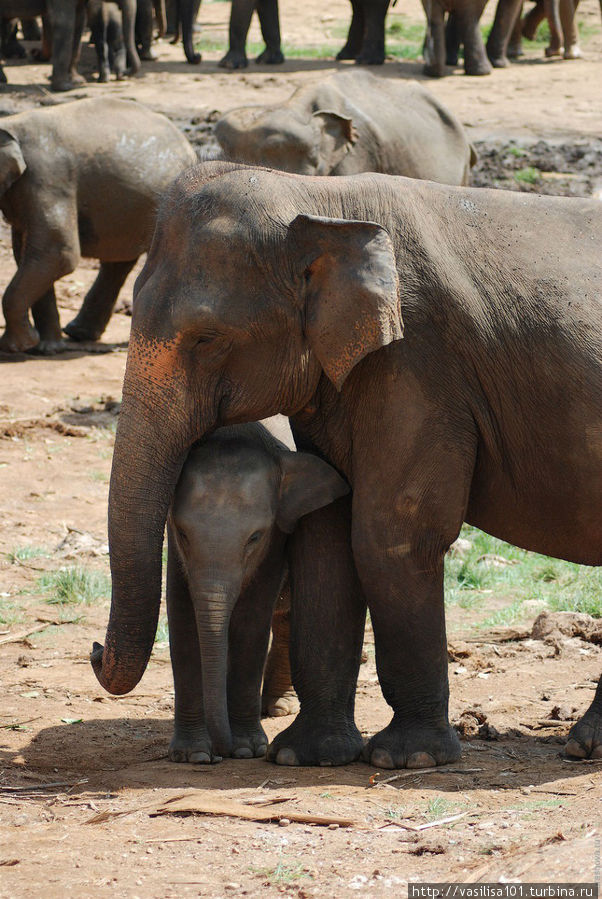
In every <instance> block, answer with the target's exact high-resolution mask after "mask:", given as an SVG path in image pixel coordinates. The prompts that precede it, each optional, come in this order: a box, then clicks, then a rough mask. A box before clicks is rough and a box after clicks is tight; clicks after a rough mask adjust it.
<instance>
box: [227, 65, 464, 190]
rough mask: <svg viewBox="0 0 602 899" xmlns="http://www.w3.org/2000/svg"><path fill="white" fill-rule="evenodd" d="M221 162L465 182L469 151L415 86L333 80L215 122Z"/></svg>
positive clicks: (449, 119) (356, 76)
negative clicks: (233, 161) (276, 102)
mask: <svg viewBox="0 0 602 899" xmlns="http://www.w3.org/2000/svg"><path fill="white" fill-rule="evenodd" d="M215 136H216V138H217V140H218V141H219V143H220V145H221V147H222V150H223V152H224V155H225V157H226V158H227V159H231V160H235V161H240V162H247V163H251V164H253V165H262V166H269V167H272V168H277V169H283V170H284V171H288V172H298V173H299V174H316V175H351V174H355V173H356V172H366V171H378V172H385V173H389V174H399V175H408V176H410V177H412V178H426V179H429V180H432V181H444V182H446V183H449V184H466V183H467V182H468V179H469V173H470V167H471V166H472V165H474V163H475V161H476V154H475V152H474V149H473V147H472V146H471V144H470V143H469V142H468V140H467V138H466V135H465V133H464V129H463V128H462V126H461V124H460V122H458V120H457V119H456V118H455V117H454V116H453V115H452V113H451V112H450V111H449V110H448V109H446V108H445V106H443V104H442V103H440V102H439V100H437V99H436V98H435V97H434V96H433V95H432V94H431V93H430V92H429V91H427V90H426V89H425V88H424V87H422V86H421V85H420V84H418V83H417V82H415V81H409V82H408V81H399V80H392V79H388V78H377V77H376V76H375V75H372V74H371V73H370V72H364V71H351V72H342V73H339V74H336V75H333V76H332V77H331V78H328V79H326V80H325V81H322V82H320V83H318V84H314V85H310V86H309V87H302V88H299V89H298V90H297V91H295V93H294V94H293V95H292V96H291V97H290V98H289V99H288V100H286V101H285V102H284V103H281V104H280V105H278V106H272V107H262V106H243V107H241V108H239V109H233V110H231V111H230V112H227V113H226V114H225V115H224V116H222V118H221V119H219V121H218V122H217V123H216V126H215Z"/></svg>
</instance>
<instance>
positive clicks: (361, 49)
mask: <svg viewBox="0 0 602 899" xmlns="http://www.w3.org/2000/svg"><path fill="white" fill-rule="evenodd" d="M388 8H389V0H351V9H352V13H351V25H350V26H349V32H348V34H347V42H346V44H345V46H344V47H343V48H342V50H340V51H339V52H338V53H337V57H336V58H337V59H355V61H356V63H358V65H369V66H377V65H382V64H383V62H384V61H385V18H386V15H387V9H388Z"/></svg>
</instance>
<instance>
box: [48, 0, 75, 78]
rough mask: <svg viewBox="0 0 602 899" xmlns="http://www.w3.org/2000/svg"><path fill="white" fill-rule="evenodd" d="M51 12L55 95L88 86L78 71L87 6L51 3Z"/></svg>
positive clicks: (50, 1)
mask: <svg viewBox="0 0 602 899" xmlns="http://www.w3.org/2000/svg"><path fill="white" fill-rule="evenodd" d="M48 10H49V17H50V22H51V30H52V77H51V81H50V86H51V89H52V90H53V91H69V90H72V89H73V88H74V87H76V86H77V85H78V84H83V82H84V79H83V78H82V76H81V75H79V74H78V72H77V70H76V66H77V60H78V59H79V42H80V40H81V34H82V30H83V4H82V2H81V0H75V2H70V3H65V2H63V0H48Z"/></svg>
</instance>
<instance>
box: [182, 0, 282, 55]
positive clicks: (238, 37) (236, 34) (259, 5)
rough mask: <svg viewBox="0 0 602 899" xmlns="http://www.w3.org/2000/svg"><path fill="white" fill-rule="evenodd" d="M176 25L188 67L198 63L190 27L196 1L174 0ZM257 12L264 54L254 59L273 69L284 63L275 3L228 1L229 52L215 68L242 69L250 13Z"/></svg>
mask: <svg viewBox="0 0 602 899" xmlns="http://www.w3.org/2000/svg"><path fill="white" fill-rule="evenodd" d="M176 8H177V24H176V31H177V27H178V25H180V24H181V26H182V42H183V44H184V53H185V55H186V59H187V60H188V62H189V63H191V64H193V65H194V64H196V63H199V62H200V61H201V54H200V53H196V51H195V49H194V46H193V24H194V22H195V19H196V17H197V15H198V11H199V0H176ZM255 11H257V14H258V16H259V23H260V25H261V34H262V36H263V39H264V41H265V43H266V46H265V50H264V51H263V52H262V53H260V54H259V56H258V57H257V62H258V63H264V64H266V65H274V64H277V63H281V62H284V56H283V55H282V51H281V49H280V19H279V14H278V0H232V7H231V9H230V26H229V48H228V52H227V53H226V55H225V56H224V57H223V58H222V59H221V60H220V62H219V65H220V66H221V67H222V68H224V69H243V68H245V67H246V66H247V65H248V60H247V55H246V50H245V46H246V42H247V34H248V32H249V28H250V26H251V18H252V17H253V13H254V12H255Z"/></svg>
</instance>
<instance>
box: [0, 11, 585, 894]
mask: <svg viewBox="0 0 602 899" xmlns="http://www.w3.org/2000/svg"><path fill="white" fill-rule="evenodd" d="M281 5H282V7H283V9H282V30H283V34H284V38H285V41H286V42H287V43H288V44H289V45H291V46H294V45H297V46H304V47H306V46H311V45H319V44H320V43H323V35H324V33H325V32H328V31H329V29H336V28H339V31H338V32H337V36H336V39H335V38H333V39H332V41H331V42H333V43H334V44H335V45H336V44H337V43H341V39H340V36H338V34H339V32H340V27H341V24H342V23H345V22H346V21H347V20H348V17H349V7H348V3H347V2H346V0H330V2H329V4H328V5H327V7H325V6H324V4H322V3H319V2H317V0H305V2H304V3H303V4H295V3H293V2H292V0H283V3H282V4H281ZM582 9H583V11H582V12H581V10H580V15H581V18H582V21H587V22H588V23H589V26H590V27H589V39H588V41H587V42H586V43H585V52H586V57H585V59H584V60H582V61H579V62H566V63H565V62H561V61H547V60H544V59H543V58H542V53H541V50H537V51H529V53H528V54H527V57H526V58H525V59H524V61H522V62H521V63H519V64H517V65H514V66H513V67H512V68H511V69H509V70H505V71H495V72H494V73H493V74H492V75H491V77H489V78H481V79H479V78H466V77H464V76H463V75H462V74H461V72H460V71H457V72H454V73H453V74H451V75H450V77H448V78H446V79H445V80H442V81H439V82H436V83H431V84H430V86H431V88H432V89H433V90H434V91H435V92H436V93H437V94H438V95H439V96H440V97H441V98H442V99H443V100H444V101H445V102H446V103H448V104H449V106H450V107H451V108H452V109H453V110H454V111H455V112H456V113H457V114H458V115H459V117H460V118H461V120H462V121H463V122H464V124H465V125H466V127H467V128H468V129H469V133H470V135H471V138H472V139H473V140H474V141H475V142H476V143H477V146H478V147H479V152H480V153H481V163H480V166H479V169H478V171H477V172H476V173H475V181H476V183H477V184H502V185H504V186H510V187H514V188H518V187H519V186H521V189H525V188H528V187H529V185H528V184H525V183H522V185H519V182H517V181H516V179H515V178H514V175H513V172H514V171H515V170H516V169H517V167H518V166H519V165H520V166H524V165H525V163H524V162H520V163H517V161H516V160H517V157H516V155H515V154H512V153H510V154H508V153H507V150H508V147H509V146H511V142H513V141H515V142H516V141H518V142H519V144H520V143H521V142H522V145H524V147H525V153H526V154H527V156H526V159H527V164H528V165H536V166H538V167H539V168H541V169H542V170H544V175H545V177H544V178H543V179H542V180H541V181H540V182H539V184H538V185H537V187H538V189H545V190H547V191H554V192H558V193H585V194H587V193H592V192H594V191H596V190H598V188H599V179H600V176H601V174H602V170H601V163H600V158H601V150H600V147H601V144H600V140H599V138H600V137H601V136H602V111H601V103H600V100H601V94H602V39H601V36H600V27H599V18H596V17H597V16H598V15H599V13H598V10H597V3H594V0H583V3H582ZM325 10H326V11H325ZM228 12H229V5H228V4H226V3H221V2H213V3H210V2H205V3H204V6H203V9H202V12H201V17H200V20H201V24H202V26H203V35H202V37H203V39H205V38H210V39H211V41H212V42H219V41H220V40H224V41H225V35H226V29H227V17H228ZM487 14H488V15H489V18H491V15H492V13H491V12H490V11H488V13H487ZM487 14H486V17H487ZM400 16H405V17H406V18H407V19H408V20H416V21H419V20H420V18H421V11H420V7H419V5H418V3H417V2H416V0H401V2H400V3H399V5H398V6H397V7H396V8H395V10H394V11H393V12H392V13H391V18H392V19H393V20H395V18H396V17H400ZM254 28H255V26H254ZM596 28H597V30H596ZM213 45H214V44H212V46H213ZM220 55H221V54H220V52H219V51H218V50H217V49H216V50H213V51H209V52H205V53H204V60H203V62H202V64H201V65H200V67H198V68H195V69H193V68H191V67H189V66H187V65H186V64H185V63H184V62H183V55H182V51H181V48H175V47H172V46H170V45H169V44H167V43H163V44H161V45H160V58H159V60H158V61H157V62H156V63H152V64H146V65H145V67H144V74H143V76H142V77H141V78H138V79H136V80H133V81H130V82H125V83H121V84H117V83H113V84H111V85H108V86H100V85H97V84H96V83H94V82H92V81H91V82H90V83H89V84H87V85H86V86H85V87H84V88H82V89H80V90H78V91H77V92H76V96H78V97H79V96H88V95H95V96H96V95H98V94H99V93H100V92H103V93H109V94H111V95H112V96H122V97H133V98H135V99H138V100H140V101H142V102H144V103H147V104H148V105H150V106H152V107H154V108H155V109H158V110H160V111H162V112H164V113H166V114H167V115H169V116H170V117H171V118H173V119H174V121H176V122H177V123H178V124H179V125H180V126H181V127H182V128H184V129H186V130H187V132H188V133H189V134H190V135H191V136H192V137H193V139H194V140H195V142H196V143H197V144H199V145H201V144H204V143H206V142H207V141H208V140H210V122H211V120H212V119H214V117H215V111H216V110H218V111H224V110H226V109H227V108H229V107H231V106H233V105H239V104H243V103H258V102H261V103H263V102H273V101H277V100H279V99H283V98H285V97H286V96H287V95H288V94H289V93H290V92H291V91H292V90H293V89H294V88H295V87H296V86H297V85H299V84H302V83H306V82H308V81H311V80H317V79H321V78H323V77H325V76H326V75H327V74H329V73H330V72H332V71H334V70H335V68H336V65H335V64H334V63H333V62H332V61H325V60H315V59H292V60H291V61H289V62H288V63H287V64H286V65H285V66H283V67H280V68H278V69H267V68H264V69H262V68H259V67H257V66H255V65H254V64H251V65H250V67H249V69H248V70H247V71H245V72H242V73H226V72H223V71H222V70H220V69H218V68H217V65H216V62H217V59H218V58H219V57H220ZM83 64H84V70H85V71H88V72H89V73H91V72H92V67H93V57H92V54H91V52H89V51H86V53H85V54H84V61H83ZM6 71H7V75H8V79H9V82H10V84H9V86H8V87H7V88H6V89H4V90H3V93H2V94H1V95H0V113H2V114H10V113H11V112H15V111H18V110H21V109H24V108H28V107H31V106H34V105H36V104H38V103H47V102H64V101H66V100H68V99H71V98H72V97H63V96H61V97H56V96H53V95H51V94H49V93H48V91H47V90H46V85H47V74H48V68H47V67H45V66H41V65H37V64H33V65H32V64H29V63H27V64H21V63H19V64H9V65H8V66H7V69H6ZM382 74H383V75H384V76H385V77H395V78H397V77H402V78H409V77H411V78H416V77H417V78H420V77H421V75H420V64H419V63H418V62H413V61H409V62H401V63H400V62H394V61H390V62H387V63H386V64H385V66H384V67H383V70H382ZM72 96H73V95H72ZM596 138H598V140H596ZM537 142H539V143H537ZM542 160H543V162H542ZM546 160H547V162H546ZM546 165H547V166H548V169H549V171H547V172H546V171H545V169H546ZM13 271H14V264H13V261H12V255H11V250H10V242H9V235H8V230H7V229H6V227H5V226H2V230H1V231H0V284H1V285H2V287H4V286H5V285H6V283H8V280H9V279H10V277H11V275H12V272H13ZM94 274H95V264H94V263H92V262H86V263H84V264H83V265H82V266H81V267H80V268H79V269H78V270H77V272H75V273H74V274H73V275H72V276H70V277H68V278H65V279H63V281H62V282H61V284H60V285H59V288H58V294H59V298H60V306H61V315H62V316H63V320H64V321H65V322H66V321H68V320H69V319H70V318H71V317H72V316H73V314H74V310H77V308H78V307H79V304H80V303H81V299H82V297H83V294H84V292H85V290H86V288H87V286H88V285H89V284H90V282H91V280H92V279H93V277H94ZM132 279H133V276H132V278H131V279H130V280H129V281H128V286H127V288H126V290H125V291H124V294H123V295H124V297H125V298H126V299H127V297H128V296H131V287H132V283H133V280H132ZM129 322H130V319H129V318H128V317H127V316H126V315H124V314H117V315H115V316H114V317H113V320H112V322H111V324H110V326H109V329H108V331H107V333H106V335H105V336H104V338H103V340H102V343H101V344H100V345H98V346H84V347H77V348H75V349H73V350H71V351H70V352H67V353H64V354H62V355H59V356H56V357H54V358H40V357H35V356H28V357H26V356H20V357H7V356H3V357H0V363H1V367H0V377H1V385H2V387H1V393H0V476H1V482H2V514H1V517H0V534H1V538H2V547H3V551H4V552H3V555H2V556H0V572H1V574H0V604H1V605H0V612H1V614H2V616H3V620H4V621H5V623H4V624H2V625H0V630H1V631H2V634H0V684H1V689H2V692H3V694H4V697H5V698H4V701H3V703H2V709H1V712H0V866H1V872H2V873H1V876H0V896H1V897H10V899H13V897H17V896H41V895H44V896H46V897H54V896H62V895H64V894H65V892H68V893H69V894H70V895H72V896H78V897H80V896H82V897H83V896H104V895H107V896H108V895H113V896H127V897H136V896H140V897H142V896H144V897H170V896H210V897H216V896H227V895H234V894H237V893H240V894H242V895H249V896H254V895H259V894H260V893H261V894H265V895H273V894H274V895H275V894H284V895H287V896H299V897H304V896H314V895H315V896H327V895H332V896H337V897H339V896H341V897H343V896H353V895H364V896H380V895H405V894H406V884H407V882H408V881H425V880H447V879H450V880H455V881H485V882H486V881H497V880H499V879H506V880H519V881H542V880H551V881H553V882H561V881H569V880H575V881H593V880H594V879H597V880H598V881H599V878H600V835H599V829H598V830H596V828H599V825H600V820H601V815H600V811H601V800H602V783H601V781H600V767H601V763H600V762H597V763H596V762H582V763H578V762H577V763H575V762H572V763H571V762H568V761H567V760H565V759H564V758H563V757H562V743H563V738H564V737H565V735H566V733H567V731H568V728H569V727H570V722H571V719H574V718H575V717H576V716H577V714H579V713H582V712H583V711H584V710H585V708H586V707H587V706H588V705H589V703H590V702H591V699H592V696H593V692H594V686H595V681H596V679H597V677H598V675H599V673H600V667H601V665H600V660H601V656H602V650H601V649H600V647H598V646H596V645H594V644H591V643H585V642H583V641H581V640H580V639H577V638H571V639H564V640H561V641H560V642H559V641H556V643H551V644H546V643H544V642H541V641H537V640H531V639H524V638H523V639H514V640H507V639H506V637H507V636H508V635H504V634H500V633H499V632H498V633H494V634H491V633H484V632H483V630H482V629H480V630H479V629H478V628H477V625H478V621H477V620H476V618H475V615H474V614H473V613H471V612H470V611H467V610H463V609H461V608H459V607H457V606H456V607H454V609H453V611H452V614H451V615H450V617H449V632H450V640H451V658H452V661H451V677H450V679H451V687H452V716H453V719H454V721H456V722H457V723H460V725H462V726H463V729H464V730H465V732H466V733H465V738H464V744H463V745H464V752H463V756H462V759H461V761H460V762H459V763H458V764H457V765H455V766H452V767H451V768H450V769H443V770H438V771H426V772H409V773H408V774H407V775H406V774H404V773H403V772H401V776H400V777H398V778H396V779H394V780H392V781H390V782H389V783H384V781H386V780H387V776H388V775H389V776H390V773H388V772H381V774H380V776H379V777H377V778H376V781H374V779H372V775H374V774H375V771H374V770H373V769H372V768H370V767H369V766H367V765H364V764H356V765H351V766H349V767H346V768H337V769H315V770H314V769H287V768H278V767H275V766H273V765H270V764H267V763H266V762H265V761H263V760H255V761H236V762H234V761H225V762H223V763H222V764H220V765H216V766H212V767H204V766H199V767H193V766H183V765H174V764H171V763H169V762H168V760H167V758H166V750H167V745H168V742H169V738H170V727H171V724H170V721H171V712H172V701H173V691H172V684H171V672H170V665H169V656H168V649H167V646H166V644H165V643H164V642H158V643H157V644H156V650H155V652H154V655H153V657H152V660H151V663H150V666H149V669H148V672H147V674H146V675H145V678H144V680H143V681H142V683H141V685H140V686H139V687H138V688H137V689H136V690H135V691H134V692H133V693H132V694H131V695H128V696H125V697H120V698H115V697H111V696H108V695H107V694H105V693H104V692H103V691H102V690H101V688H100V687H99V685H98V684H97V682H96V680H95V678H94V676H93V674H92V671H91V668H90V666H89V664H88V660H87V659H88V653H89V650H90V648H91V644H92V640H93V639H102V636H103V633H104V626H105V623H106V620H107V614H108V600H106V599H105V600H100V601H97V602H94V603H92V604H88V605H85V604H77V605H56V604H49V603H48V600H49V599H52V598H53V594H52V593H48V592H45V590H44V589H43V578H44V576H45V574H44V572H45V571H47V570H50V571H56V570H57V569H59V568H61V567H72V566H76V565H77V566H82V567H83V568H85V569H86V571H88V572H99V573H100V574H103V573H106V572H107V570H108V566H107V556H106V547H103V542H104V540H105V533H106V501H107V484H108V477H109V470H110V464H111V452H112V445H113V441H114V431H115V422H116V417H115V413H116V409H115V408H114V405H113V403H114V401H115V400H119V398H120V391H121V380H122V375H123V369H124V364H125V357H126V349H127V339H128V332H129ZM80 532H83V533H84V535H91V536H92V537H93V538H94V541H92V545H91V546H90V545H89V543H88V544H86V541H85V538H84V537H82V533H80ZM66 535H68V537H69V539H68V541H67V545H65V544H63V543H62V541H63V539H64V538H65V536H66ZM24 547H34V548H37V549H38V550H44V552H43V553H40V552H38V553H36V552H34V551H33V550H31V551H30V554H29V557H28V554H27V552H26V551H24V549H23V548H24ZM505 601H506V600H505V597H504V596H503V595H502V596H495V597H492V600H491V602H492V607H494V608H499V607H502V606H503V604H504V602H505ZM49 621H53V622H55V624H49V623H48V622H49ZM36 629H37V630H36ZM27 631H30V632H31V631H33V633H30V635H29V636H22V637H21V638H19V635H20V634H23V633H24V632H27ZM518 636H519V637H520V636H521V635H518ZM522 636H523V637H524V635H522ZM8 640H10V641H11V642H7V641H8ZM366 650H367V656H368V661H367V662H366V664H364V665H363V666H362V670H361V676H360V682H359V687H358V704H357V706H358V707H357V720H358V722H359V724H360V727H361V728H362V730H363V731H364V732H365V733H366V734H370V733H373V732H374V731H375V730H377V729H379V728H380V727H382V726H383V725H385V723H386V722H387V720H388V717H389V715H388V708H387V706H386V704H385V703H384V700H383V699H382V697H381V694H380V691H379V688H378V683H377V678H376V672H375V666H374V652H373V644H372V637H371V634H370V632H369V631H368V632H367V634H366ZM555 708H557V710H556V711H554V709H555ZM470 710H473V712H474V713H475V714H474V715H472V716H470V715H467V714H466V713H467V711H470ZM485 719H486V720H485ZM289 721H290V719H278V720H272V721H267V722H266V725H265V726H266V729H267V731H268V733H269V735H270V736H273V735H274V734H275V733H276V732H277V731H278V730H279V729H281V728H282V727H284V726H285V725H286V724H288V723H289ZM479 722H480V727H479V726H478V723H479ZM191 790H193V791H195V792H194V794H193V797H192V799H190V797H189V798H188V800H187V803H185V804H188V805H190V804H191V803H192V804H193V805H195V804H196V806H199V805H200V806H201V808H202V807H204V808H205V809H207V808H211V807H212V805H213V808H214V809H215V804H216V803H220V802H221V803H224V802H226V801H235V802H237V803H238V804H239V805H238V811H239V812H240V806H241V804H242V809H243V812H244V813H246V814H249V813H253V812H256V813H258V814H260V815H261V814H266V813H267V814H272V815H273V816H274V818H275V819H276V820H274V821H273V822H271V823H270V822H266V821H258V822H254V821H249V820H245V819H243V818H241V817H236V816H234V817H231V816H215V815H213V816H208V815H200V814H194V815H191V814H188V813H186V812H183V811H181V812H179V813H177V814H175V813H171V814H161V815H156V814H155V812H156V811H157V810H158V809H159V807H160V806H162V805H163V804H164V803H165V801H166V800H168V799H173V797H175V796H178V795H180V794H182V793H184V792H187V791H191ZM249 800H252V801H251V802H249ZM277 800H280V802H278V801H277ZM258 801H261V802H262V803H263V804H260V805H258V804H257V802H258ZM244 803H246V804H244ZM172 807H173V803H172ZM104 813H106V814H104ZM111 813H118V814H117V815H112V814H111ZM303 815H307V816H309V818H310V819H311V818H312V817H315V816H323V817H326V818H330V819H335V820H334V823H332V824H331V826H330V827H328V826H327V825H320V824H312V823H307V822H303V821H302V822H297V821H295V820H294V818H295V816H301V817H303ZM454 816H460V817H457V818H456V819H455V820H453V821H450V822H448V823H437V822H440V821H441V819H446V818H449V817H454ZM278 818H284V819H287V820H289V821H290V823H289V824H288V825H287V824H286V822H285V821H281V822H280V823H281V825H284V826H279V825H278V823H277V819H278ZM337 822H338V826H337ZM424 824H434V825H435V826H432V827H428V828H423V829H420V828H421V825H424Z"/></svg>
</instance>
